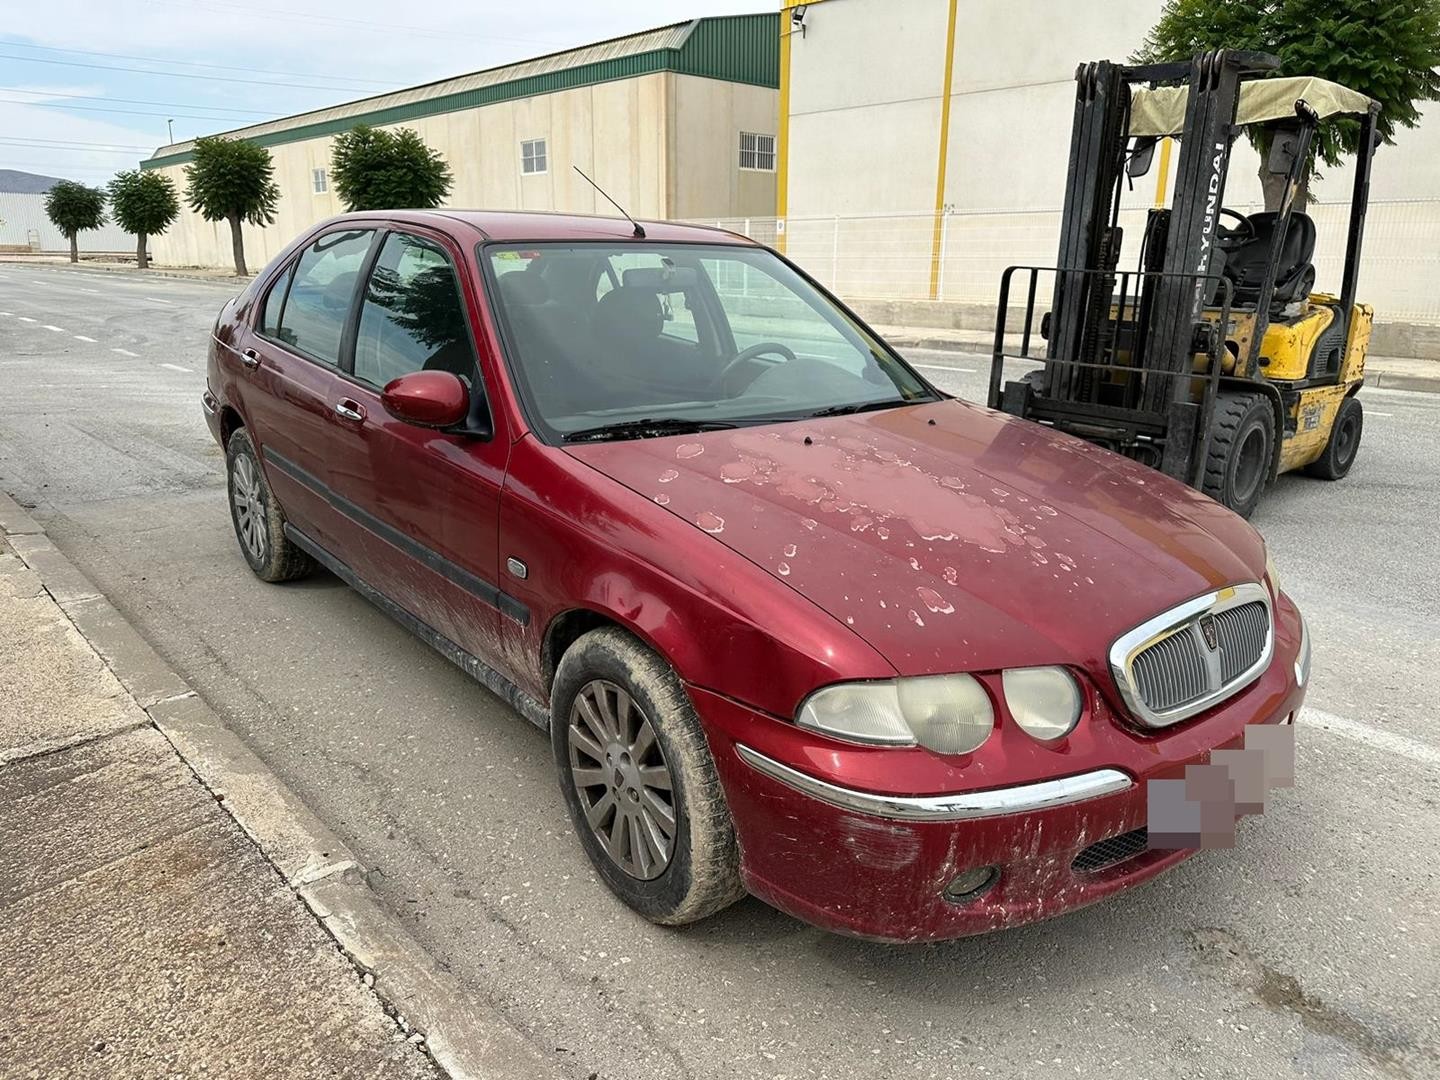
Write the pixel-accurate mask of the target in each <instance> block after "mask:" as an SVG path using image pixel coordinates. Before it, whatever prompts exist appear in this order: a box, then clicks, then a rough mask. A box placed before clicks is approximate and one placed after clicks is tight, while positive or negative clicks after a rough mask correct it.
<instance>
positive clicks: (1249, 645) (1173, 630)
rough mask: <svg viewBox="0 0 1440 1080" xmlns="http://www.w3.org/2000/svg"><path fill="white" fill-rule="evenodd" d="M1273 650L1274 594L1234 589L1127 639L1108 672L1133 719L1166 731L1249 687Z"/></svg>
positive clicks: (1149, 625) (1179, 609)
mask: <svg viewBox="0 0 1440 1080" xmlns="http://www.w3.org/2000/svg"><path fill="white" fill-rule="evenodd" d="M1273 648H1274V635H1273V630H1272V625H1271V614H1270V594H1269V593H1268V592H1267V591H1266V589H1265V587H1264V586H1262V585H1256V584H1247V585H1237V586H1234V587H1232V588H1228V589H1221V590H1218V591H1216V592H1213V593H1207V594H1206V595H1204V596H1200V597H1196V598H1195V599H1194V600H1190V601H1187V602H1186V603H1184V604H1181V605H1180V606H1179V607H1176V608H1174V609H1172V610H1170V611H1167V612H1165V613H1164V614H1162V615H1159V616H1157V617H1156V618H1154V619H1151V620H1150V621H1149V622H1147V623H1145V624H1143V625H1142V626H1138V627H1136V628H1135V629H1134V630H1132V631H1131V632H1130V633H1128V634H1125V635H1124V636H1123V637H1121V638H1120V640H1119V641H1117V642H1116V643H1115V645H1114V646H1113V647H1112V648H1111V650H1110V666H1111V669H1112V671H1113V672H1114V674H1115V681H1116V684H1117V685H1118V686H1119V688H1120V692H1121V694H1122V695H1123V696H1124V698H1125V701H1126V704H1127V705H1129V706H1130V709H1131V711H1132V712H1133V713H1134V714H1135V717H1136V719H1138V720H1139V721H1140V722H1141V723H1143V724H1146V725H1147V726H1149V727H1164V726H1165V725H1167V724H1174V723H1177V722H1178V721H1180V720H1184V719H1186V718H1187V717H1190V716H1194V715H1195V714H1196V713H1198V712H1201V711H1203V710H1204V709H1207V708H1209V707H1210V706H1211V705H1214V704H1217V703H1218V702H1220V701H1223V700H1224V699H1225V698H1227V697H1229V696H1230V695H1232V694H1235V693H1238V692H1239V691H1240V690H1241V689H1243V688H1244V687H1246V686H1248V685H1249V684H1250V683H1251V682H1253V681H1254V680H1255V679H1257V678H1259V676H1260V674H1261V673H1262V672H1263V671H1264V670H1265V668H1266V666H1267V665H1268V664H1269V662H1270V655H1271V652H1272V651H1273Z"/></svg>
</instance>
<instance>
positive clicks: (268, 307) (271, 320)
mask: <svg viewBox="0 0 1440 1080" xmlns="http://www.w3.org/2000/svg"><path fill="white" fill-rule="evenodd" d="M294 269H295V266H294V264H293V263H292V264H291V265H290V266H288V267H286V268H285V272H284V273H283V274H281V275H280V276H279V277H278V278H276V279H275V283H274V284H273V285H271V286H270V291H269V293H267V294H266V296H265V307H264V308H263V309H262V311H261V315H260V333H262V334H264V335H265V336H266V337H272V338H278V337H279V336H280V312H281V310H282V309H283V308H284V307H285V292H286V290H288V289H289V288H290V274H291V273H292V272H293V271H294Z"/></svg>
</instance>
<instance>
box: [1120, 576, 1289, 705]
mask: <svg viewBox="0 0 1440 1080" xmlns="http://www.w3.org/2000/svg"><path fill="white" fill-rule="evenodd" d="M1257 600H1258V601H1260V602H1261V603H1262V604H1264V605H1265V615H1266V630H1265V647H1264V649H1263V650H1261V653H1260V659H1258V660H1257V661H1255V663H1254V664H1252V665H1251V666H1250V667H1249V668H1247V669H1246V670H1245V671H1243V672H1241V673H1240V674H1239V675H1238V676H1237V677H1236V678H1234V679H1232V680H1231V681H1230V682H1228V683H1226V684H1225V685H1224V686H1221V687H1218V688H1217V689H1215V690H1212V691H1211V692H1210V693H1208V694H1206V695H1204V696H1203V697H1200V698H1197V699H1196V700H1194V701H1191V702H1189V703H1187V704H1185V705H1181V706H1178V707H1176V708H1174V709H1167V710H1165V711H1163V712H1152V711H1151V710H1150V709H1148V708H1146V707H1145V703H1144V702H1143V701H1142V700H1141V699H1140V694H1139V692H1138V691H1137V690H1136V688H1135V682H1134V679H1133V678H1132V674H1131V668H1132V665H1133V664H1134V661H1135V657H1136V656H1137V655H1138V654H1139V653H1141V652H1143V651H1145V650H1146V649H1148V648H1149V647H1150V646H1151V645H1154V644H1155V643H1156V642H1157V641H1160V640H1161V639H1162V638H1165V637H1168V636H1170V635H1171V634H1174V633H1177V632H1180V631H1183V630H1185V629H1187V628H1188V627H1190V626H1193V625H1194V623H1195V620H1196V619H1197V618H1198V617H1199V616H1201V615H1205V614H1210V615H1214V614H1215V613H1216V612H1220V611H1227V610H1229V609H1230V608H1234V607H1240V606H1241V605H1242V604H1251V603H1254V602H1255V601H1257ZM1274 653H1275V608H1274V606H1273V605H1272V604H1271V602H1270V591H1269V590H1268V589H1266V588H1265V586H1264V585H1261V584H1258V583H1257V582H1253V581H1252V582H1246V583H1245V584H1243V585H1231V586H1228V587H1227V588H1224V589H1217V590H1215V591H1214V592H1208V593H1205V594H1203V595H1201V596H1197V597H1195V598H1194V599H1193V600H1187V601H1185V603H1183V604H1178V605H1176V606H1175V607H1173V608H1171V609H1170V610H1169V611H1164V612H1161V613H1160V614H1159V615H1156V616H1155V617H1154V618H1153V619H1148V620H1146V621H1145V622H1143V623H1141V624H1140V625H1139V626H1137V627H1135V629H1134V630H1131V631H1130V632H1129V633H1127V634H1122V635H1121V636H1120V637H1119V638H1118V639H1116V641H1115V644H1113V645H1111V646H1110V671H1111V674H1112V675H1114V677H1115V685H1116V686H1117V687H1118V688H1119V690H1120V696H1121V697H1123V698H1124V699H1125V704H1126V706H1127V707H1128V708H1129V709H1130V712H1131V714H1132V715H1133V716H1134V717H1135V719H1137V720H1138V721H1140V723H1142V724H1144V725H1145V726H1146V727H1152V728H1160V727H1168V726H1169V725H1171V724H1178V723H1179V722H1180V721H1181V720H1188V719H1189V718H1190V717H1192V716H1195V715H1196V714H1198V713H1202V712H1204V711H1205V710H1206V709H1208V708H1210V707H1211V706H1213V705H1216V704H1218V703H1219V702H1221V701H1224V700H1225V699H1226V698H1228V697H1231V696H1233V695H1235V694H1238V693H1239V692H1240V691H1241V690H1243V689H1245V687H1247V686H1249V685H1250V684H1251V683H1252V682H1254V681H1255V680H1256V679H1258V678H1259V677H1260V676H1261V675H1262V674H1264V672H1265V669H1266V668H1267V667H1269V666H1270V660H1271V658H1272V657H1273V656H1274Z"/></svg>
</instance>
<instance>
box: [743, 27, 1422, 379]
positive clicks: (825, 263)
mask: <svg viewBox="0 0 1440 1080" xmlns="http://www.w3.org/2000/svg"><path fill="white" fill-rule="evenodd" d="M783 3H784V6H785V13H784V16H785V17H784V21H785V24H786V25H785V27H784V29H785V30H786V31H791V32H789V33H785V34H783V35H782V39H781V70H782V72H783V73H784V74H783V77H782V90H781V132H782V138H781V147H780V161H779V164H778V169H779V192H778V196H777V201H778V205H779V220H778V221H777V222H751V223H750V230H751V232H753V233H755V234H756V235H757V236H759V237H760V238H763V239H767V240H769V239H781V238H783V242H784V243H785V245H786V250H787V252H788V253H789V254H790V255H791V256H793V257H794V258H796V259H797V260H798V261H800V262H801V263H803V264H804V265H806V266H807V267H809V268H810V269H811V270H813V271H814V272H815V273H816V274H817V275H818V276H819V277H821V279H822V280H824V281H825V282H826V284H828V285H830V286H831V287H832V288H834V289H836V291H838V292H839V293H841V294H842V295H844V296H845V297H846V298H847V299H852V300H855V301H857V302H860V303H861V307H862V310H864V311H865V312H866V313H867V314H870V315H871V316H872V317H874V318H875V319H876V320H877V321H880V322H886V323H897V322H898V323H903V324H908V325H936V326H960V327H961V328H963V329H974V330H977V331H984V330H987V329H991V328H993V318H994V314H993V313H994V303H995V296H996V291H997V287H998V283H999V280H1000V275H1001V273H1002V271H1003V270H1004V268H1005V267H1006V266H1008V265H1011V264H1031V265H1051V264H1053V263H1054V262H1055V260H1056V257H1057V247H1058V237H1059V222H1060V208H1061V202H1062V199H1063V196H1064V191H1065V181H1066V171H1067V163H1068V154H1069V149H1070V128H1071V124H1072V121H1073V118H1074V101H1075V69H1076V67H1077V65H1079V64H1081V63H1083V62H1086V61H1091V60H1100V59H1111V60H1117V61H1123V60H1124V59H1125V58H1126V57H1128V56H1130V55H1132V54H1133V53H1134V52H1135V51H1136V50H1137V49H1138V48H1139V47H1140V45H1141V44H1142V42H1143V40H1144V38H1145V36H1146V34H1147V33H1148V32H1149V29H1150V27H1151V26H1153V25H1154V24H1155V22H1156V21H1157V20H1158V18H1159V17H1160V14H1161V11H1162V9H1163V7H1164V2H1163V0H1111V2H1110V3H1107V4H1106V5H1104V16H1103V17H1098V16H1097V13H1096V8H1095V7H1094V6H1093V5H1085V4H1073V5H1056V4H1054V3H1053V2H1051V0H1007V2H1005V3H999V2H993V0H985V2H980V3H962V2H957V0H819V2H809V3H805V2H801V0H783ZM1294 74H1303V73H1301V72H1296V73H1294ZM1421 111H1422V114H1423V119H1422V120H1421V123H1420V126H1419V127H1418V128H1415V129H1413V130H1411V129H1401V130H1399V131H1398V132H1397V133H1396V137H1395V139H1396V141H1395V145H1394V146H1385V147H1382V148H1381V149H1380V150H1379V152H1378V153H1377V154H1376V156H1375V164H1374V176H1373V181H1372V187H1371V202H1370V212H1369V218H1368V221H1367V224H1366V234H1365V248H1364V252H1365V254H1364V259H1363V263H1362V273H1361V279H1360V290H1361V291H1360V298H1361V299H1362V300H1365V301H1368V302H1370V303H1373V304H1374V305H1375V309H1376V320H1377V323H1378V324H1383V325H1384V327H1385V330H1384V332H1383V333H1381V334H1377V339H1376V342H1377V350H1379V349H1380V348H1381V344H1382V342H1383V343H1384V345H1385V348H1387V349H1389V350H1391V352H1392V354H1394V355H1417V351H1418V350H1420V349H1421V347H1422V345H1421V342H1423V341H1430V342H1431V343H1432V344H1431V346H1427V348H1434V347H1436V346H1440V334H1437V333H1434V332H1431V331H1430V330H1429V329H1428V328H1430V327H1437V326H1440V299H1437V293H1436V290H1435V288H1434V281H1435V275H1436V270H1437V265H1440V264H1437V261H1436V260H1437V257H1436V255H1435V252H1436V251H1437V250H1440V169H1437V168H1436V162H1437V161H1440V103H1435V102H1426V103H1422V105H1421ZM1235 153H1236V157H1235V163H1234V166H1233V167H1232V169H1231V171H1230V184H1229V188H1228V190H1227V192H1226V200H1225V201H1226V205H1228V206H1231V207H1234V208H1235V209H1237V210H1241V211H1244V212H1247V213H1248V212H1252V211H1254V210H1258V209H1261V208H1262V206H1263V200H1262V195H1261V188H1260V183H1259V180H1258V178H1257V176H1256V171H1257V169H1258V166H1259V159H1258V157H1257V156H1256V155H1255V152H1254V151H1253V150H1252V149H1251V148H1250V146H1249V145H1248V143H1245V142H1243V141H1242V142H1241V143H1240V144H1239V145H1237V147H1236V150H1235ZM1162 157H1163V154H1162ZM1178 157H1179V155H1178V154H1173V155H1171V169H1170V174H1162V170H1161V168H1160V167H1159V165H1158V164H1157V166H1156V168H1155V169H1154V170H1152V172H1151V173H1150V174H1149V175H1147V176H1145V177H1142V178H1140V179H1138V180H1137V181H1135V184H1134V188H1133V190H1131V191H1129V192H1128V193H1127V194H1126V197H1125V203H1126V206H1127V207H1128V209H1127V210H1126V211H1125V213H1124V214H1122V221H1121V224H1122V226H1125V227H1127V229H1129V228H1140V227H1142V226H1143V223H1144V217H1145V210H1146V208H1148V207H1150V206H1152V205H1154V204H1156V202H1157V200H1161V201H1163V200H1164V199H1165V198H1166V191H1167V187H1168V185H1170V183H1171V180H1172V178H1173V175H1172V174H1173V168H1174V164H1175V161H1176V160H1177V159H1178ZM1323 173H1324V176H1323V178H1321V179H1319V180H1318V181H1316V182H1314V183H1312V185H1311V194H1312V195H1313V196H1314V198H1315V199H1316V202H1315V203H1314V204H1313V205H1312V206H1311V207H1310V210H1309V213H1310V215H1311V216H1312V217H1313V218H1314V220H1315V223H1316V226H1317V229H1318V232H1319V237H1320V239H1319V247H1318V249H1317V258H1316V260H1315V261H1316V269H1317V272H1318V274H1319V284H1320V286H1321V287H1326V286H1328V287H1331V288H1336V289H1338V287H1339V280H1340V277H1339V275H1340V262H1341V258H1342V256H1343V253H1344V248H1345V239H1346V225H1347V222H1348V212H1349V202H1350V194H1351V186H1352V182H1353V175H1354V174H1353V172H1352V170H1351V168H1350V167H1349V166H1348V165H1345V166H1341V167H1338V168H1328V167H1325V168H1323ZM1171 190H1173V189H1171ZM727 224H729V225H730V226H731V227H734V228H741V227H743V223H741V222H735V221H732V222H727ZM866 300H877V301H891V302H890V303H875V304H868V305H867V304H865V303H863V301H866ZM1406 325H1409V326H1412V327H1414V328H1416V332H1415V333H1413V334H1412V333H1408V332H1405V333H1401V330H1402V329H1403V327H1404V326H1406ZM1397 334H1399V336H1397Z"/></svg>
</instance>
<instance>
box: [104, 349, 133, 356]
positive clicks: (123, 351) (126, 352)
mask: <svg viewBox="0 0 1440 1080" xmlns="http://www.w3.org/2000/svg"><path fill="white" fill-rule="evenodd" d="M110 351H111V352H118V353H119V354H120V355H121V356H139V355H140V354H139V353H138V352H131V351H130V350H129V349H111V350H110Z"/></svg>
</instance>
